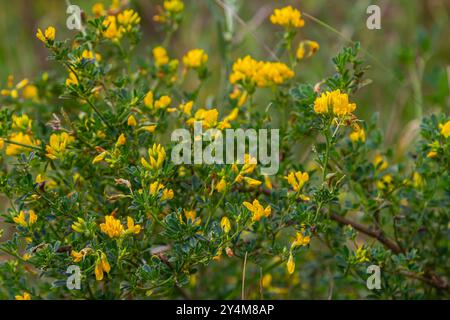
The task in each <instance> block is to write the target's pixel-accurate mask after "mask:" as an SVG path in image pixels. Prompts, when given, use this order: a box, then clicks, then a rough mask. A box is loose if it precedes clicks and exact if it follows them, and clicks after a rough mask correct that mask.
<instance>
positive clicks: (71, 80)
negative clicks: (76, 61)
mask: <svg viewBox="0 0 450 320" xmlns="http://www.w3.org/2000/svg"><path fill="white" fill-rule="evenodd" d="M76 85H78V79H77V76H76V75H75V73H73V72H70V73H69V77H68V78H67V79H66V86H76Z"/></svg>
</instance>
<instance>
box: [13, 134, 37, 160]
mask: <svg viewBox="0 0 450 320" xmlns="http://www.w3.org/2000/svg"><path fill="white" fill-rule="evenodd" d="M8 140H9V141H11V142H16V143H20V144H23V145H26V146H30V147H38V146H39V145H40V144H41V142H40V141H39V140H35V139H34V138H32V137H31V136H30V135H28V134H23V133H22V132H13V133H11V135H10V136H9V138H8ZM29 151H30V148H26V147H23V146H20V145H17V144H13V143H9V144H8V145H7V146H6V151H5V152H6V155H8V156H15V155H18V154H20V153H22V152H29Z"/></svg>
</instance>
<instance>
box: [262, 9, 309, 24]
mask: <svg viewBox="0 0 450 320" xmlns="http://www.w3.org/2000/svg"><path fill="white" fill-rule="evenodd" d="M270 22H272V23H273V24H277V25H280V26H283V27H285V28H291V27H293V28H301V27H303V26H304V25H305V20H303V19H302V14H301V12H300V11H299V10H297V9H294V8H292V6H287V7H284V8H281V9H275V10H274V12H273V14H272V15H271V16H270Z"/></svg>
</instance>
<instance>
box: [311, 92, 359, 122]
mask: <svg viewBox="0 0 450 320" xmlns="http://www.w3.org/2000/svg"><path fill="white" fill-rule="evenodd" d="M355 109H356V104H354V103H350V102H349V100H348V95H347V94H346V93H341V91H340V90H335V91H331V92H330V91H328V92H324V93H322V95H321V96H320V97H317V98H316V100H315V101H314V112H315V113H319V114H324V113H328V112H331V111H332V112H333V113H334V114H335V115H337V116H340V117H341V116H345V115H348V114H350V113H352V112H353V111H355Z"/></svg>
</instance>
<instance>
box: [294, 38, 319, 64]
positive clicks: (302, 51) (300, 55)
mask: <svg viewBox="0 0 450 320" xmlns="http://www.w3.org/2000/svg"><path fill="white" fill-rule="evenodd" d="M319 47H320V46H319V44H318V43H317V42H316V41H312V40H305V41H302V42H300V43H299V45H298V48H297V54H296V56H297V59H298V60H302V59H304V58H309V57H311V56H312V55H314V54H315V53H316V52H317V51H318V50H319ZM306 49H308V53H306Z"/></svg>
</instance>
